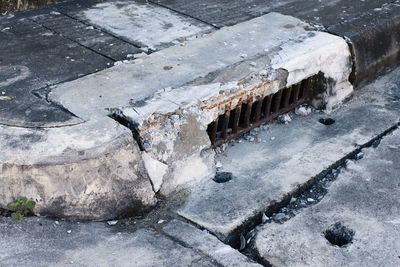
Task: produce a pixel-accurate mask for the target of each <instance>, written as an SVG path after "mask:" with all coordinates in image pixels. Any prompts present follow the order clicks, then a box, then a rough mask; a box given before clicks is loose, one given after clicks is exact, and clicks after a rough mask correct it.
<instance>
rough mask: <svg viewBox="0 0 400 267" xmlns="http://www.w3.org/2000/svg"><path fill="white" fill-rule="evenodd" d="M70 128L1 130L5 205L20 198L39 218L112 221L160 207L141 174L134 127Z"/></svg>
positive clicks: (1, 201) (0, 195)
mask: <svg viewBox="0 0 400 267" xmlns="http://www.w3.org/2000/svg"><path fill="white" fill-rule="evenodd" d="M102 126H103V127H104V128H99V127H98V123H93V122H88V123H84V124H79V125H75V126H73V127H68V128H49V129H42V130H37V129H29V128H19V127H7V126H1V127H0V137H1V140H3V141H2V142H1V143H0V147H1V151H2V153H1V154H0V162H1V163H0V170H1V172H0V180H1V187H0V207H1V208H6V205H7V204H8V203H10V202H12V201H14V199H15V198H16V197H18V196H25V197H28V198H31V199H33V200H34V201H35V202H36V208H35V210H34V212H35V213H37V214H43V215H51V216H61V217H72V218H78V219H107V218H115V217H118V216H121V215H128V214H132V213H137V212H140V211H142V210H143V209H145V208H146V207H147V208H148V207H150V206H152V205H154V204H155V203H156V200H155V197H154V192H153V190H152V188H151V184H150V182H149V180H148V179H147V178H146V177H142V176H139V175H138V169H139V163H140V151H139V149H138V147H137V145H136V144H135V142H134V140H133V138H132V135H131V133H130V131H129V130H128V129H126V128H125V127H123V126H121V125H119V124H118V123H116V122H114V121H112V120H111V119H110V120H106V121H104V122H103V124H102Z"/></svg>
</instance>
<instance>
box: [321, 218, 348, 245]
mask: <svg viewBox="0 0 400 267" xmlns="http://www.w3.org/2000/svg"><path fill="white" fill-rule="evenodd" d="M324 234H325V238H326V239H327V240H328V241H329V243H331V244H332V245H335V246H339V247H343V246H345V245H348V244H350V243H351V242H352V241H353V237H354V231H353V230H352V229H350V228H348V227H346V226H344V225H343V224H342V223H340V222H337V223H335V224H334V225H332V226H331V227H330V228H329V229H328V230H326V231H325V233H324Z"/></svg>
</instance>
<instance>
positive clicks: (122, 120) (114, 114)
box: [108, 109, 145, 151]
mask: <svg viewBox="0 0 400 267" xmlns="http://www.w3.org/2000/svg"><path fill="white" fill-rule="evenodd" d="M109 112H110V113H109V115H108V116H109V117H110V118H112V119H114V120H115V121H117V122H118V123H119V124H121V125H123V126H125V127H127V128H128V129H129V130H131V132H132V136H133V139H134V140H135V141H136V143H137V145H138V146H139V149H140V150H141V151H145V145H144V143H143V140H142V138H141V137H140V134H139V131H138V129H137V124H135V123H134V122H132V120H130V119H128V118H127V117H126V116H125V115H124V114H123V113H122V112H121V111H120V110H118V109H116V110H112V109H111V110H109Z"/></svg>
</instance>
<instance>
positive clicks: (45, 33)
mask: <svg viewBox="0 0 400 267" xmlns="http://www.w3.org/2000/svg"><path fill="white" fill-rule="evenodd" d="M0 28H1V30H0V40H1V41H0V47H1V51H3V52H2V53H1V54H0V69H1V72H0V77H1V78H2V79H1V81H0V93H1V96H2V99H1V100H0V111H1V112H0V123H2V124H6V125H15V126H22V127H23V126H27V127H44V126H62V125H71V124H76V123H78V122H80V121H81V120H79V119H78V118H76V117H75V116H73V115H72V114H71V113H69V112H68V111H66V110H64V109H62V108H60V107H57V106H56V105H54V104H52V103H48V102H47V101H46V100H45V99H40V98H38V97H36V96H35V95H33V93H32V91H33V90H35V89H40V88H44V87H47V85H51V84H56V83H59V82H62V81H66V80H70V79H74V78H78V77H80V76H83V75H86V74H88V73H92V72H95V71H96V70H98V69H103V68H106V67H107V64H111V63H112V61H111V60H109V59H107V58H105V57H103V56H101V55H98V54H96V53H94V52H92V51H90V50H87V49H85V48H83V47H82V46H80V45H79V44H77V43H74V42H71V41H68V40H66V39H65V38H63V37H61V36H59V35H56V34H54V33H53V32H52V31H49V30H47V29H45V28H43V27H41V26H39V25H37V24H36V23H34V22H31V21H29V20H25V19H21V20H19V19H12V18H11V19H7V18H1V19H0Z"/></svg>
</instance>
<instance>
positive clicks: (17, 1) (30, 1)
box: [0, 0, 64, 15]
mask: <svg viewBox="0 0 400 267" xmlns="http://www.w3.org/2000/svg"><path fill="white" fill-rule="evenodd" d="M63 1H64V0H1V1H0V13H1V15H5V14H7V13H10V12H15V11H23V10H28V9H33V8H38V7H44V6H47V5H51V4H56V3H59V2H63Z"/></svg>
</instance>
